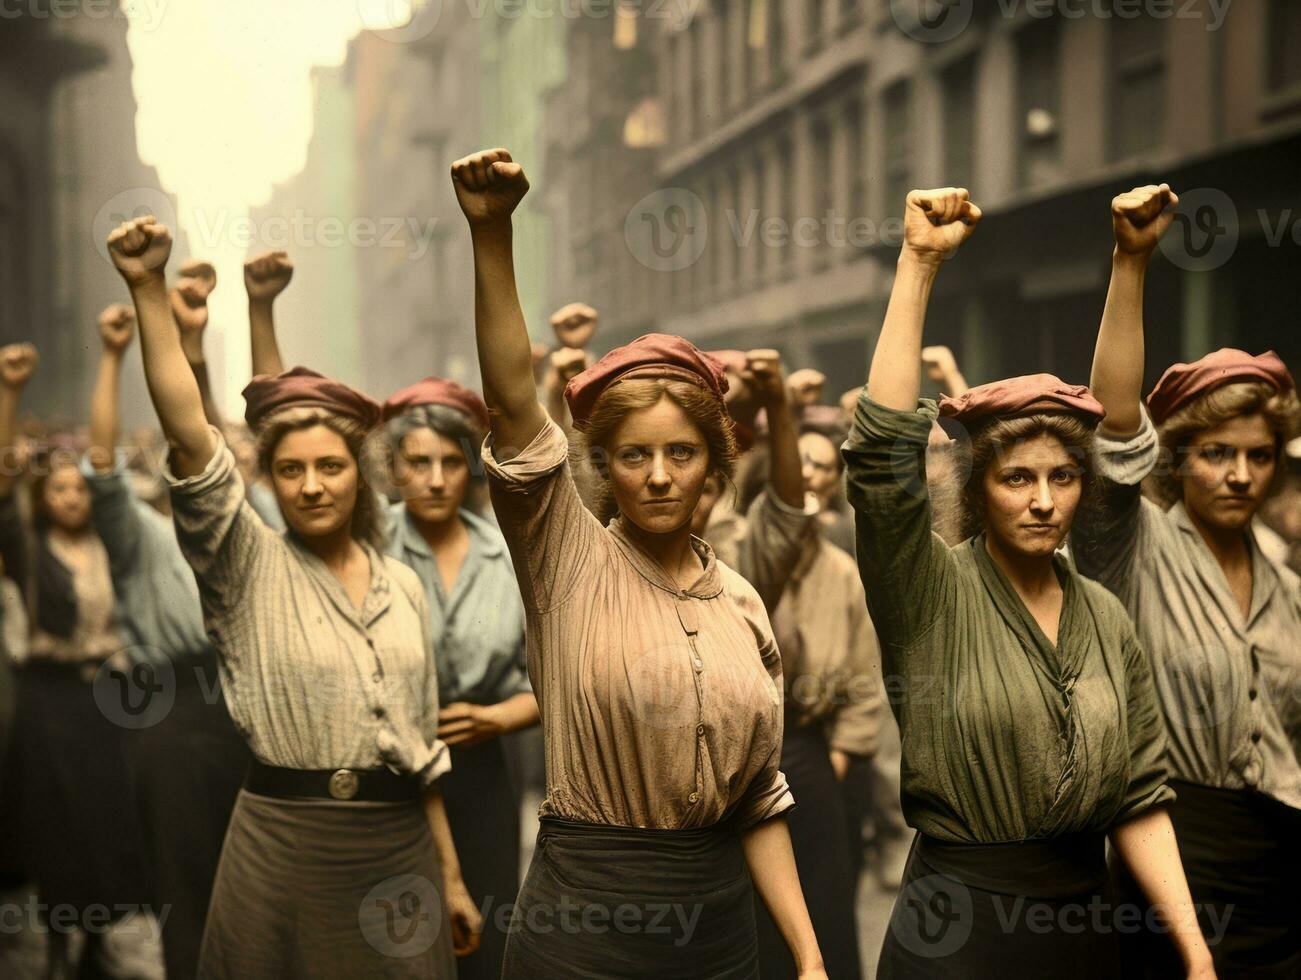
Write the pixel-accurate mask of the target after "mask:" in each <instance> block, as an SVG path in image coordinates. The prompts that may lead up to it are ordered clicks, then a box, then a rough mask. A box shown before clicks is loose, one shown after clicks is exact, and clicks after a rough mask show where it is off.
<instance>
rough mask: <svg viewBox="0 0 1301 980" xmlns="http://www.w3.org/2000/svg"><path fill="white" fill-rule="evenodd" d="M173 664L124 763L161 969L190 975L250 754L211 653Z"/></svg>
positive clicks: (130, 739)
mask: <svg viewBox="0 0 1301 980" xmlns="http://www.w3.org/2000/svg"><path fill="white" fill-rule="evenodd" d="M174 666H175V675H176V697H175V701H174V702H173V704H172V707H171V710H170V711H169V712H168V713H167V716H166V717H165V718H163V719H162V720H161V721H159V722H158V723H157V724H156V725H153V726H151V727H148V728H144V729H141V730H140V731H137V732H132V733H130V735H129V736H128V738H127V743H126V751H127V763H128V766H129V768H130V770H131V775H132V782H133V784H134V787H135V798H136V804H137V806H138V808H139V812H140V825H141V828H142V831H143V833H142V835H141V836H142V837H143V839H144V848H145V852H146V854H147V856H148V864H149V867H150V868H151V869H152V872H153V874H152V875H151V877H150V881H149V889H150V902H151V904H152V905H153V907H154V909H155V910H160V909H164V908H165V909H166V910H167V915H166V917H165V918H164V919H163V920H162V937H163V957H164V960H165V962H166V964H167V975H168V976H169V977H173V978H181V977H193V976H194V975H195V974H196V972H197V970H198V967H199V946H200V944H201V943H202V941H203V926H204V922H205V921H206V919H207V916H208V899H209V896H210V895H211V894H212V884H213V881H214V880H215V879H216V877H217V864H218V861H219V860H220V859H221V845H222V841H223V840H224V839H225V837H226V826H227V824H228V823H229V822H230V814H231V811H232V810H233V809H234V806H235V797H236V795H237V794H238V793H239V788H240V784H241V783H242V782H243V779H244V772H245V771H246V770H247V769H248V764H249V760H250V759H251V758H252V755H251V753H250V752H249V750H248V747H247V746H246V745H245V744H244V740H243V738H241V737H240V734H239V732H238V731H236V729H235V725H234V723H233V722H232V721H231V720H230V714H229V713H228V712H227V711H226V701H225V698H223V697H222V695H221V687H220V683H219V681H218V680H217V662H216V656H215V655H211V656H208V657H203V658H197V657H196V658H193V659H189V660H185V661H182V662H179V663H177V664H175V665H174Z"/></svg>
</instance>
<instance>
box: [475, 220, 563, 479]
mask: <svg viewBox="0 0 1301 980" xmlns="http://www.w3.org/2000/svg"><path fill="white" fill-rule="evenodd" d="M472 238H473V241H474V324H475V337H476V339H477V342H478V349H479V364H480V369H481V371H482V374H483V396H484V400H485V401H487V403H488V410H489V413H490V415H491V418H492V433H493V441H494V444H495V445H496V446H497V447H498V448H499V449H500V451H501V452H500V453H499V458H501V457H502V455H507V454H510V452H511V451H512V450H513V451H514V452H515V453H518V452H520V451H522V450H523V449H524V448H525V447H527V446H528V444H529V443H530V442H532V441H533V438H534V437H535V436H536V435H537V434H538V432H539V431H541V429H542V426H543V425H544V424H545V423H546V418H545V416H544V415H543V412H542V406H541V405H539V404H538V399H537V392H536V390H535V389H534V387H533V346H532V344H531V343H530V341H529V333H528V327H527V326H526V325H525V323H524V311H523V310H522V309H520V302H519V292H518V289H517V288H516V285H515V260H514V257H513V255H512V241H513V238H512V230H511V225H510V222H509V221H505V222H501V223H498V224H495V225H492V226H475V227H474V228H473V230H472Z"/></svg>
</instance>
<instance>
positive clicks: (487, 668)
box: [388, 503, 533, 705]
mask: <svg viewBox="0 0 1301 980" xmlns="http://www.w3.org/2000/svg"><path fill="white" fill-rule="evenodd" d="M460 514H461V520H462V522H463V523H464V524H465V529H466V531H468V532H469V535H470V550H469V552H468V553H467V554H466V556H465V564H464V565H462V566H461V571H460V574H459V575H458V576H457V579H456V585H455V587H454V588H453V589H452V594H451V595H450V596H449V595H448V594H447V592H446V590H445V589H444V588H443V578H442V575H441V574H440V573H439V571H438V559H437V558H436V557H435V555H434V552H433V549H432V548H430V547H429V543H428V542H427V541H426V540H425V539H424V536H423V535H421V533H420V531H419V529H418V528H417V527H416V526H415V524H414V523H413V522H412V520H411V518H410V516H409V515H408V513H407V509H406V505H405V504H402V503H398V504H394V505H392V506H391V507H390V510H389V548H388V553H389V555H390V556H391V557H393V558H396V559H398V560H399V561H401V562H402V563H403V564H405V565H407V566H408V567H410V568H411V569H413V570H414V571H415V573H416V574H417V575H418V576H419V577H420V581H421V584H422V585H423V586H424V588H425V595H426V597H427V598H428V600H429V625H430V631H431V633H432V637H433V647H434V651H435V653H434V655H435V658H436V659H437V666H438V687H439V702H440V703H442V704H444V705H447V704H452V703H454V702H457V701H468V702H470V703H472V704H498V703H500V702H502V701H505V700H506V699H507V698H511V697H514V696H515V695H516V694H521V693H531V692H532V690H533V687H532V685H531V684H530V683H529V676H528V666H527V662H526V660H525V656H524V603H523V600H521V599H520V594H519V585H518V584H517V583H516V581H515V571H514V569H513V567H512V566H511V561H510V555H509V554H508V553H507V551H506V541H505V539H504V538H503V537H502V536H501V532H500V531H498V530H497V529H496V528H495V527H493V525H492V524H490V523H488V521H486V520H484V519H483V518H482V517H478V516H476V515H474V514H472V513H470V512H469V511H467V510H462V511H461V512H460Z"/></svg>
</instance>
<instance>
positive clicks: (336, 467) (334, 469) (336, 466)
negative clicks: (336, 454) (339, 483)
mask: <svg viewBox="0 0 1301 980" xmlns="http://www.w3.org/2000/svg"><path fill="white" fill-rule="evenodd" d="M321 472H323V473H342V472H343V464H342V463H325V464H324V465H323V466H322V467H321Z"/></svg>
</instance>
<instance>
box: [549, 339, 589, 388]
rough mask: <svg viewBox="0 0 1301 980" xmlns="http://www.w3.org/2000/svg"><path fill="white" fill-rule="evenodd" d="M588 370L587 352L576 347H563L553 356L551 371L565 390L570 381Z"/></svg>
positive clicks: (553, 353)
mask: <svg viewBox="0 0 1301 980" xmlns="http://www.w3.org/2000/svg"><path fill="white" fill-rule="evenodd" d="M586 368H587V352H586V351H581V350H579V349H578V348H576V347H562V348H560V350H558V351H553V352H552V354H551V371H552V374H553V375H554V376H555V377H556V378H557V379H558V380H559V382H560V386H561V387H562V388H563V387H564V386H565V385H567V384H569V379H570V378H573V377H575V376H576V375H578V374H581V373H582V372H583V371H584V370H586Z"/></svg>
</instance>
